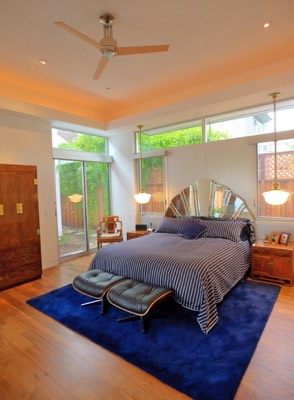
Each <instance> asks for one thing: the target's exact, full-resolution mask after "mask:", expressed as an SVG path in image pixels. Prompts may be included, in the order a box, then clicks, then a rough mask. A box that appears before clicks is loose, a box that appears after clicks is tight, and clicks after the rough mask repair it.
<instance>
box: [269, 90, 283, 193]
mask: <svg viewBox="0 0 294 400" xmlns="http://www.w3.org/2000/svg"><path fill="white" fill-rule="evenodd" d="M280 94H281V93H279V92H275V93H271V94H270V95H269V96H270V97H271V98H272V99H273V100H274V185H273V187H274V188H275V189H278V186H279V184H278V177H277V164H278V163H277V117H276V113H277V104H276V98H277V97H278V96H280Z"/></svg>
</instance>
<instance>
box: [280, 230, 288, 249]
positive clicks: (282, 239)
mask: <svg viewBox="0 0 294 400" xmlns="http://www.w3.org/2000/svg"><path fill="white" fill-rule="evenodd" d="M289 238H290V233H288V232H281V237H280V244H284V245H285V246H287V244H288V242H289Z"/></svg>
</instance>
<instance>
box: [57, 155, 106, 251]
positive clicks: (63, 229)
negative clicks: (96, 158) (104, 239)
mask: <svg viewBox="0 0 294 400" xmlns="http://www.w3.org/2000/svg"><path fill="white" fill-rule="evenodd" d="M55 171H56V189H57V196H56V210H57V221H58V240H59V254H60V257H64V256H69V255H75V254H78V253H83V252H87V251H89V250H92V249H96V247H97V243H96V230H97V228H98V225H99V221H100V220H101V218H102V216H103V215H104V214H108V213H109V185H108V165H107V164H106V163H99V162H86V161H69V160H55Z"/></svg>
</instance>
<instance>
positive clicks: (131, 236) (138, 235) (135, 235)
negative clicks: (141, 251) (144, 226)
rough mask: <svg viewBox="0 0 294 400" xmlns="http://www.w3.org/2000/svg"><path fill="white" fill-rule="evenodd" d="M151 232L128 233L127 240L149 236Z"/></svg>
mask: <svg viewBox="0 0 294 400" xmlns="http://www.w3.org/2000/svg"><path fill="white" fill-rule="evenodd" d="M148 234H149V231H130V232H127V240H130V239H136V238H138V237H140V236H144V235H148Z"/></svg>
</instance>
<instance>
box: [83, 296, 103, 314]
mask: <svg viewBox="0 0 294 400" xmlns="http://www.w3.org/2000/svg"><path fill="white" fill-rule="evenodd" d="M96 303H101V315H103V314H104V313H105V308H106V301H105V299H104V298H103V297H102V299H97V300H93V301H88V302H86V303H82V304H81V306H82V307H84V306H90V305H92V304H96Z"/></svg>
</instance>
